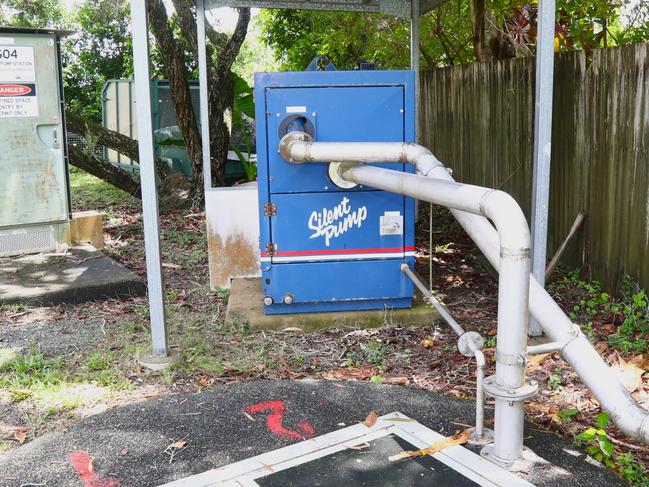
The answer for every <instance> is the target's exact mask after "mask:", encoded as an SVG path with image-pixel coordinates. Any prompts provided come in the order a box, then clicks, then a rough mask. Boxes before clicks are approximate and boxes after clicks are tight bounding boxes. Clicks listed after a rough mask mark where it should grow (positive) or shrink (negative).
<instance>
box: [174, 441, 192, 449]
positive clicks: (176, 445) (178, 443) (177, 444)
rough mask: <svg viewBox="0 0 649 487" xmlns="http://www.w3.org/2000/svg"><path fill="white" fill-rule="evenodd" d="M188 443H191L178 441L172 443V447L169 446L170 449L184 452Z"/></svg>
mask: <svg viewBox="0 0 649 487" xmlns="http://www.w3.org/2000/svg"><path fill="white" fill-rule="evenodd" d="M188 443H189V441H187V440H178V441H176V442H174V443H172V444H171V445H169V448H174V449H176V450H182V449H183V448H185V447H186V446H187V444H188Z"/></svg>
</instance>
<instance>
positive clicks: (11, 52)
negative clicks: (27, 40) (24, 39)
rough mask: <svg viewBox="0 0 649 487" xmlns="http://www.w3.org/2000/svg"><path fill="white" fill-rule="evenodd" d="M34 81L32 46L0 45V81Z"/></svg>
mask: <svg viewBox="0 0 649 487" xmlns="http://www.w3.org/2000/svg"><path fill="white" fill-rule="evenodd" d="M30 81H36V67H35V64H34V48H33V47H31V46H9V45H0V83H15V82H19V83H24V82H30Z"/></svg>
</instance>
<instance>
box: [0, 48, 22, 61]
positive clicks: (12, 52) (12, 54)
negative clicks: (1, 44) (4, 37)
mask: <svg viewBox="0 0 649 487" xmlns="http://www.w3.org/2000/svg"><path fill="white" fill-rule="evenodd" d="M0 58H2V59H11V58H14V59H18V49H3V50H2V51H0Z"/></svg>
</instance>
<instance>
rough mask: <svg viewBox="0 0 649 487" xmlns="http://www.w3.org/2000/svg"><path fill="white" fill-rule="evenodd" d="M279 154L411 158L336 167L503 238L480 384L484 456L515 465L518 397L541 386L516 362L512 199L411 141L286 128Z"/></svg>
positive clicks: (518, 314) (521, 265) (356, 159)
mask: <svg viewBox="0 0 649 487" xmlns="http://www.w3.org/2000/svg"><path fill="white" fill-rule="evenodd" d="M279 152H280V154H281V155H282V157H283V158H284V159H285V160H287V161H289V162H291V163H293V164H300V163H305V162H314V163H329V162H332V161H336V162H345V163H365V162H374V163H378V162H402V163H409V164H413V165H415V167H416V168H417V172H418V173H419V174H420V175H418V176H417V175H413V174H408V173H404V172H400V171H392V170H388V169H380V168H376V167H371V166H364V165H353V166H352V167H349V166H347V165H346V164H342V165H340V167H339V175H340V176H341V177H342V179H344V180H347V181H351V182H355V183H358V184H363V185H366V186H370V187H374V188H377V189H382V190H384V191H390V192H393V193H397V194H404V195H406V196H410V197H413V198H417V199H420V200H423V201H429V202H431V203H434V204H438V205H441V206H445V207H448V208H451V209H454V210H460V211H462V212H467V213H473V214H475V215H481V216H482V217H487V218H489V219H491V220H492V221H493V223H494V225H495V227H496V230H497V232H498V237H499V242H500V245H499V246H500V251H499V254H500V255H499V259H498V267H499V270H500V274H499V281H498V339H497V358H496V375H495V378H492V379H491V380H490V379H489V378H488V379H485V381H484V383H483V385H484V387H485V391H486V392H487V393H489V394H490V395H492V396H494V398H495V402H496V411H495V436H494V445H493V448H492V449H491V450H490V453H487V454H485V456H488V457H489V458H490V459H492V460H493V461H495V462H496V463H499V464H501V465H504V466H506V467H508V468H509V467H512V466H513V465H520V464H521V461H522V460H524V459H523V425H524V411H523V401H524V399H526V398H527V397H530V395H532V394H533V393H535V392H536V390H537V388H538V385H537V384H533V383H529V382H526V380H525V365H526V361H525V360H520V357H524V356H525V352H526V351H527V327H528V320H529V310H528V303H529V286H530V245H531V237H530V231H529V227H528V225H527V221H526V219H525V215H524V214H523V212H522V210H521V209H520V207H519V206H518V204H517V203H516V201H515V200H514V199H513V198H512V197H511V196H510V195H508V194H507V193H504V192H502V191H498V190H493V189H489V188H482V187H479V186H473V185H469V184H460V183H457V182H455V181H453V179H452V178H451V177H450V175H449V174H448V172H447V171H446V168H445V167H444V166H443V165H442V163H441V162H439V161H438V160H437V159H436V158H435V156H433V155H432V154H431V152H430V151H429V150H428V149H426V148H425V147H422V146H420V145H416V144H405V143H400V142H396V143H392V142H313V141H310V140H305V138H304V136H303V135H300V134H298V133H290V134H287V135H285V136H284V137H283V138H282V141H281V142H280V147H279ZM424 176H428V177H424ZM492 228H493V227H492ZM472 237H473V236H472ZM509 357H514V358H515V360H509V359H508V358H509ZM499 358H500V360H499Z"/></svg>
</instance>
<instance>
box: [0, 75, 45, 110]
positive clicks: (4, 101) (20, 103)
mask: <svg viewBox="0 0 649 487" xmlns="http://www.w3.org/2000/svg"><path fill="white" fill-rule="evenodd" d="M37 116H38V97H37V96H36V84H35V83H20V84H18V83H15V84H9V83H0V118H11V117H37Z"/></svg>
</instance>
